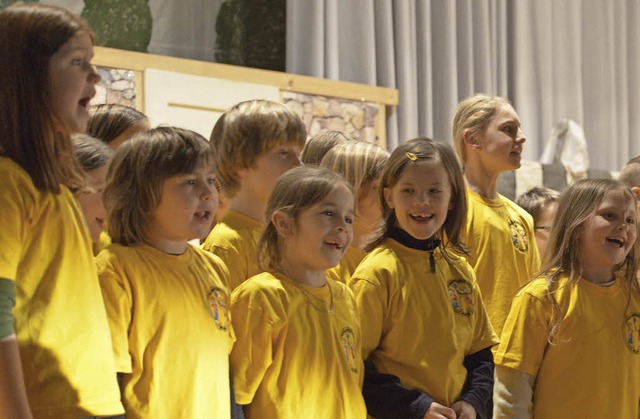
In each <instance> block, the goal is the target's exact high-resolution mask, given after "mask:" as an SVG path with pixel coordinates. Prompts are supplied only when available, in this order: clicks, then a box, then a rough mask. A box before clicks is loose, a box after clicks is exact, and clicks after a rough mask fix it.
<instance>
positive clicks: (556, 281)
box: [494, 179, 640, 419]
mask: <svg viewBox="0 0 640 419" xmlns="http://www.w3.org/2000/svg"><path fill="white" fill-rule="evenodd" d="M636 221H637V213H636V205H635V199H634V196H633V194H632V193H631V192H630V191H629V190H628V189H627V188H626V187H625V185H624V184H622V183H620V182H617V181H614V180H610V179H585V180H581V181H578V182H576V183H574V184H572V185H571V186H570V187H569V188H568V189H567V190H566V191H564V193H563V194H562V196H561V197H560V201H559V203H558V212H557V213H556V218H555V222H554V225H553V228H552V229H551V238H550V240H549V253H548V255H549V258H548V260H547V262H546V263H545V266H544V267H543V269H542V271H541V275H540V276H539V277H538V278H536V279H534V280H533V281H531V282H530V283H529V284H527V285H526V286H525V287H524V288H523V289H522V290H520V292H519V293H518V294H517V296H516V297H515V298H514V300H513V303H512V306H511V311H510V312H509V316H508V317H507V321H506V323H505V325H504V329H503V332H502V336H501V339H500V345H499V346H498V350H497V352H496V378H497V381H496V385H495V393H494V401H495V415H494V418H544V419H554V418H603V417H608V418H637V417H639V416H638V414H639V413H640V412H639V410H638V404H639V403H640V290H639V288H638V282H637V280H636V278H635V275H636V264H637V253H636V251H637V249H638V246H637V245H636V236H637V231H636Z"/></svg>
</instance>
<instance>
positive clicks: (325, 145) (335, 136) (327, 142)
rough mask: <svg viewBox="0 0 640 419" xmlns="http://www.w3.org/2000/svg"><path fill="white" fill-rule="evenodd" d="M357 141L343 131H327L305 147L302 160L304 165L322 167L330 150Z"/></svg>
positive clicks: (312, 139)
mask: <svg viewBox="0 0 640 419" xmlns="http://www.w3.org/2000/svg"><path fill="white" fill-rule="evenodd" d="M351 141H357V140H356V139H355V138H353V137H351V136H349V135H347V134H345V133H344V132H342V131H325V132H321V133H320V134H316V135H314V136H313V137H311V138H310V139H309V140H308V141H307V142H306V143H305V145H304V148H303V149H302V154H301V155H300V160H301V161H302V164H315V165H320V162H321V161H322V159H323V158H324V156H325V155H326V154H327V152H328V151H329V150H331V149H332V148H333V147H335V146H337V145H338V144H342V143H345V142H351Z"/></svg>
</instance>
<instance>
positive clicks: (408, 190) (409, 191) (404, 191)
mask: <svg viewBox="0 0 640 419" xmlns="http://www.w3.org/2000/svg"><path fill="white" fill-rule="evenodd" d="M401 192H402V193H406V194H408V195H410V194H412V193H413V189H412V188H404V189H402V190H401Z"/></svg>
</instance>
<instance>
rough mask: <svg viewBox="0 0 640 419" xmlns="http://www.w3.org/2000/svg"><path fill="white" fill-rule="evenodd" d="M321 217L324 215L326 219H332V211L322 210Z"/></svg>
mask: <svg viewBox="0 0 640 419" xmlns="http://www.w3.org/2000/svg"><path fill="white" fill-rule="evenodd" d="M322 214H323V215H326V216H327V217H333V211H331V210H324V211H322Z"/></svg>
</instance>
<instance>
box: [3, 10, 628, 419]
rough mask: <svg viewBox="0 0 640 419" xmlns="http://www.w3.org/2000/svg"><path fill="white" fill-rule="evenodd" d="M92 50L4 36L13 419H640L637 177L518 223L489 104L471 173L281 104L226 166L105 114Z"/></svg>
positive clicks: (29, 20)
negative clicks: (314, 123) (319, 123)
mask: <svg viewBox="0 0 640 419" xmlns="http://www.w3.org/2000/svg"><path fill="white" fill-rule="evenodd" d="M93 45H94V35H93V33H92V32H91V29H90V28H89V27H88V26H87V25H86V24H85V23H84V22H83V21H82V20H81V19H80V18H78V17H77V16H75V15H73V14H71V13H69V12H67V11H65V10H64V9H61V8H58V7H55V6H45V5H41V4H18V5H13V6H10V7H7V8H6V9H4V10H3V11H0V80H2V81H3V83H1V84H0V126H2V127H3V129H4V131H3V132H4V134H3V136H2V137H0V175H1V177H2V179H3V181H2V182H1V183H0V219H1V220H2V228H1V229H0V243H1V244H2V252H0V418H12V419H13V418H16V419H30V418H74V419H78V418H97V417H113V418H122V417H126V418H230V417H234V418H236V417H247V418H258V417H266V418H332V419H333V418H349V419H350V418H363V419H364V418H366V417H367V415H369V416H372V417H376V418H429V419H431V418H434V419H435V418H448V419H455V418H464V419H474V418H483V419H484V418H492V417H493V418H544V419H548V418H552V419H553V418H567V417H570V418H574V417H575V418H602V417H611V418H622V419H626V418H633V419H635V418H638V417H639V415H640V411H639V409H640V286H639V283H638V279H637V275H638V274H637V262H638V256H639V255H638V252H639V251H638V248H639V247H638V246H636V237H637V224H636V219H637V212H638V205H637V204H636V202H637V200H639V197H640V193H639V192H638V191H640V189H639V188H640V160H638V158H636V159H632V160H631V161H630V162H629V163H628V164H627V165H625V167H624V168H623V170H622V172H621V174H620V180H603V179H589V180H581V181H578V182H575V183H573V184H572V185H570V186H569V187H568V189H567V190H566V191H564V192H562V193H561V194H560V193H558V192H555V191H551V190H546V189H544V188H537V189H534V190H531V191H529V192H527V193H526V194H524V195H523V196H521V197H519V199H518V200H517V202H518V205H516V203H514V202H512V201H510V200H509V199H507V198H505V197H504V196H502V195H500V194H499V193H498V191H497V178H498V175H499V174H500V173H502V172H505V171H510V170H515V169H517V168H518V167H519V166H520V160H521V155H522V150H523V145H524V143H525V136H524V134H523V132H522V128H521V123H520V120H519V118H518V115H517V113H516V111H515V110H514V108H513V107H512V106H511V104H510V103H509V102H508V101H507V100H506V99H504V98H500V97H493V96H487V95H482V94H479V95H475V96H472V97H470V98H467V99H464V100H463V101H461V102H460V103H459V104H458V108H457V112H456V115H455V118H454V120H453V132H452V139H453V144H454V146H455V151H454V148H452V147H450V146H449V145H447V144H446V143H445V142H441V141H435V140H432V139H429V138H415V139H412V140H408V141H405V142H403V143H401V144H400V145H399V146H398V147H396V148H395V149H394V150H393V151H392V152H391V153H389V152H387V151H386V150H383V149H381V148H380V147H378V146H375V145H373V144H369V143H366V142H362V141H359V140H357V139H354V138H351V137H349V136H347V135H345V134H344V133H341V132H336V131H329V132H325V133H323V134H320V135H318V136H316V137H314V138H312V139H310V140H308V141H307V138H306V130H305V126H304V124H303V122H302V119H301V118H300V117H299V116H298V115H297V114H296V113H294V112H293V111H291V110H289V109H288V108H287V107H286V106H285V105H282V104H279V103H276V102H271V101H266V100H250V101H246V102H242V103H239V104H237V105H236V106H234V107H232V108H231V109H229V110H228V111H226V112H225V113H224V114H223V115H222V117H221V118H220V119H219V120H218V121H217V122H216V124H215V126H214V127H213V130H212V134H211V138H210V140H209V141H207V140H206V139H205V138H203V137H202V136H200V135H199V134H197V133H195V132H193V131H190V130H187V129H183V128H177V127H169V126H163V127H158V128H151V126H150V125H149V121H148V119H147V118H146V116H145V115H143V114H141V113H140V112H138V111H136V110H135V109H132V108H128V107H126V106H122V105H99V106H95V107H89V102H90V100H91V98H92V97H93V96H94V94H95V85H96V83H97V82H98V81H99V79H100V76H99V75H98V73H97V72H96V71H95V69H94V67H93V66H92V65H91V59H92V56H93ZM25 115H29V117H28V118H26V117H25ZM456 153H457V155H456ZM523 208H524V209H523ZM194 240H196V241H198V242H199V241H201V242H202V246H199V245H197V244H193V241H194ZM541 259H542V261H541Z"/></svg>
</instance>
